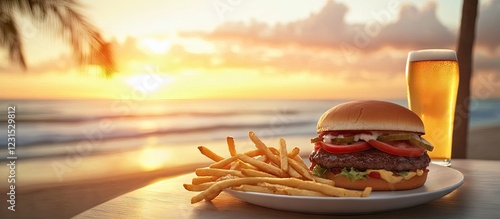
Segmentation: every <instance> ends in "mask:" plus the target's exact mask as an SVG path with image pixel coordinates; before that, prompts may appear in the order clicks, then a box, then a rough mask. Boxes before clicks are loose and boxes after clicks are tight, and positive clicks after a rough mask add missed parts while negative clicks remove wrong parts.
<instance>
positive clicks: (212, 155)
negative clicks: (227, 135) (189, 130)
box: [198, 146, 224, 162]
mask: <svg viewBox="0 0 500 219" xmlns="http://www.w3.org/2000/svg"><path fill="white" fill-rule="evenodd" d="M198 150H200V152H201V153H202V154H203V155H205V156H207V157H208V158H210V159H212V160H213V161H215V162H217V161H221V160H223V159H224V158H223V157H221V156H219V155H217V154H216V153H214V152H213V151H211V150H210V149H208V148H207V147H205V146H199V147H198Z"/></svg>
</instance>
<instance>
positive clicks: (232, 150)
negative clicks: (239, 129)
mask: <svg viewBox="0 0 500 219" xmlns="http://www.w3.org/2000/svg"><path fill="white" fill-rule="evenodd" d="M226 141H227V148H228V149H229V154H230V155H231V157H233V156H236V154H237V153H236V145H235V144H234V138H233V137H231V136H227V138H226Z"/></svg>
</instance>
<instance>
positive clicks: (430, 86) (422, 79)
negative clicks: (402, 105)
mask: <svg viewBox="0 0 500 219" xmlns="http://www.w3.org/2000/svg"><path fill="white" fill-rule="evenodd" d="M458 80H459V71H458V61H457V55H456V53H455V51H453V50H447V49H426V50H417V51H411V52H410V53H408V60H407V63H406V81H407V83H408V86H407V88H408V106H409V108H410V110H412V111H413V112H415V113H416V114H417V115H418V116H420V118H421V119H422V121H423V122H424V126H425V135H424V136H423V137H424V138H425V139H426V140H427V141H429V143H431V144H432V145H433V146H434V150H433V151H432V152H429V156H430V157H431V160H432V163H435V164H439V165H443V166H450V165H451V149H452V148H451V147H452V139H453V121H454V118H455V103H456V99H457V90H458Z"/></svg>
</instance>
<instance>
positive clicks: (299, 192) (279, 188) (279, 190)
mask: <svg viewBox="0 0 500 219" xmlns="http://www.w3.org/2000/svg"><path fill="white" fill-rule="evenodd" d="M259 185H260V186H261V187H265V188H267V189H269V190H271V191H273V193H275V194H283V195H294V196H328V195H325V194H324V193H321V192H317V191H311V190H307V189H297V188H294V187H289V186H283V185H276V184H269V183H260V184H259Z"/></svg>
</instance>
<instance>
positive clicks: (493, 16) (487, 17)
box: [476, 1, 500, 51]
mask: <svg viewBox="0 0 500 219" xmlns="http://www.w3.org/2000/svg"><path fill="white" fill-rule="evenodd" d="M498 21H500V1H490V2H489V4H485V5H482V7H480V11H479V13H478V17H477V26H476V44H477V45H478V46H480V47H484V48H488V49H489V50H491V51H494V50H495V49H497V48H498V46H499V45H500V27H499V25H498Z"/></svg>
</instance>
